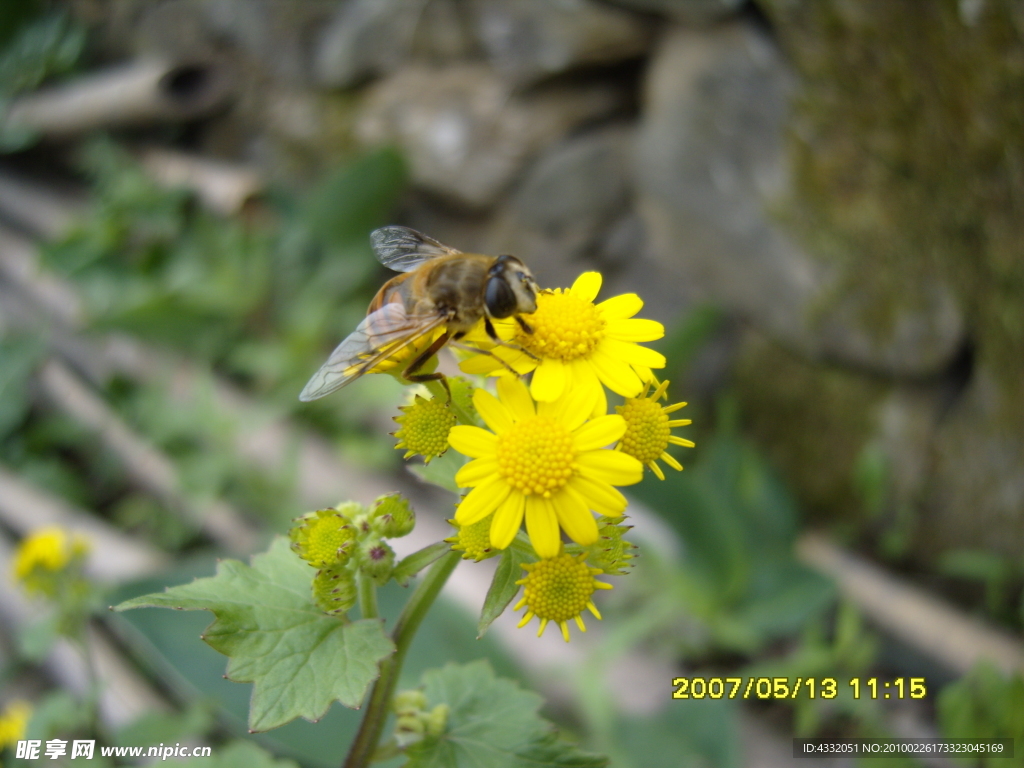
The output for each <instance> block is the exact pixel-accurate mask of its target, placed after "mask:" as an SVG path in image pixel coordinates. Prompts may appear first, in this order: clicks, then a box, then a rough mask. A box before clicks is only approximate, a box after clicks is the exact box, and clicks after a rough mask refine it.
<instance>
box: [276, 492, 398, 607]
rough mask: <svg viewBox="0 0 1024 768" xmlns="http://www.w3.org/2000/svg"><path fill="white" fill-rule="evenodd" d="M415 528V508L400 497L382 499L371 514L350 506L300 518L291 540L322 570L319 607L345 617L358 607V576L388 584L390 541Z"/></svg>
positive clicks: (317, 581) (316, 592) (316, 587)
mask: <svg viewBox="0 0 1024 768" xmlns="http://www.w3.org/2000/svg"><path fill="white" fill-rule="evenodd" d="M415 524H416V515H415V513H414V512H413V510H412V507H410V506H409V502H408V501H407V500H406V499H404V498H402V496H400V495H399V494H388V495H386V496H381V497H380V498H379V499H377V500H376V501H375V502H374V503H373V505H372V507H371V508H370V509H367V508H366V507H364V506H362V505H361V504H357V503H355V502H351V501H349V502H343V503H341V504H338V505H337V506H336V507H334V508H331V509H319V510H317V511H316V512H310V513H308V514H306V515H303V516H302V517H298V518H296V519H295V521H294V525H293V526H292V528H291V530H290V531H289V533H288V536H289V538H290V539H291V542H292V549H293V550H295V552H296V553H297V554H298V555H299V557H301V558H302V559H303V560H305V561H306V562H307V563H309V564H310V565H311V566H313V567H314V568H316V569H318V570H317V572H316V576H315V577H314V578H313V587H312V589H313V600H314V602H315V603H316V604H317V605H318V606H319V607H320V608H321V609H322V610H323V611H324V612H325V613H329V614H331V615H335V616H337V615H342V614H344V613H346V612H347V611H348V610H349V608H351V607H352V606H353V605H355V602H356V597H357V590H356V574H357V573H362V574H363V575H364V576H366V577H367V578H370V579H372V580H373V581H374V583H376V584H377V585H378V586H380V585H383V584H385V583H386V582H387V580H388V579H390V578H391V572H392V571H393V570H394V566H395V552H394V550H393V549H392V548H391V546H390V545H389V544H388V543H387V541H385V539H394V538H399V537H401V536H405V535H406V534H408V533H409V532H410V531H412V529H413V526H414V525H415Z"/></svg>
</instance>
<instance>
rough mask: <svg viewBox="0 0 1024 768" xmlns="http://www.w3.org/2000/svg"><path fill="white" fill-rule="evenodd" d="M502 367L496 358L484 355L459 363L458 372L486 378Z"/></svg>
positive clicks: (474, 356)
mask: <svg viewBox="0 0 1024 768" xmlns="http://www.w3.org/2000/svg"><path fill="white" fill-rule="evenodd" d="M504 367H505V366H503V365H502V364H501V361H500V360H498V359H497V358H496V357H494V356H493V355H485V354H479V355H473V356H472V357H468V358H466V359H465V360H463V361H462V362H460V363H459V370H460V371H462V372H463V373H470V374H474V375H477V376H486V375H487V374H489V373H494V372H495V371H497V370H499V369H501V368H504Z"/></svg>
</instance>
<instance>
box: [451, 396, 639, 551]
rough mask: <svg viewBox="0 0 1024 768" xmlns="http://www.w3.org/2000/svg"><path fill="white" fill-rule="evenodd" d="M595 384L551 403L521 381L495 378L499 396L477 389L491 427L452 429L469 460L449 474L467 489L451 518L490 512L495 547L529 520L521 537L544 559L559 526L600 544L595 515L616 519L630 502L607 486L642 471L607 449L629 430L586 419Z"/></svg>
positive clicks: (619, 422)
mask: <svg viewBox="0 0 1024 768" xmlns="http://www.w3.org/2000/svg"><path fill="white" fill-rule="evenodd" d="M596 397H597V395H596V393H595V391H594V389H593V388H590V387H575V388H573V389H572V390H570V391H569V392H567V393H566V395H565V396H564V397H562V398H560V399H559V400H557V401H554V402H542V403H535V402H534V400H533V399H532V398H531V397H530V392H529V390H528V389H527V388H526V385H525V384H523V383H522V382H521V381H519V380H518V379H515V378H512V377H502V378H500V379H498V397H497V398H495V397H494V396H493V395H491V394H489V393H487V392H485V391H484V390H482V389H478V390H476V392H474V393H473V405H475V406H476V410H477V412H478V413H479V414H480V416H481V418H482V419H483V420H484V423H485V424H486V425H487V426H488V427H489V428H490V429H491V430H492V431H491V432H488V431H487V430H485V429H481V428H480V427H473V426H467V425H458V426H455V427H453V428H452V431H451V434H450V435H449V437H448V439H449V442H450V443H451V446H452V447H453V448H454V449H455V450H457V451H458V452H459V453H462V454H465V455H466V456H469V457H471V458H473V459H474V461H471V462H469V463H468V464H466V465H465V466H464V467H462V469H460V470H459V471H458V473H457V474H456V475H455V482H456V483H457V484H458V485H459V486H460V487H462V488H472V489H473V490H472V491H470V492H469V494H468V495H467V496H465V498H463V499H462V501H461V503H460V504H459V507H458V509H457V510H456V512H455V520H456V521H457V522H458V523H459V525H461V526H468V525H472V524H473V523H475V522H477V521H479V520H481V519H483V518H485V517H487V516H488V515H490V514H491V513H492V512H493V513H494V519H493V521H492V522H491V530H490V538H491V546H493V547H495V548H497V549H505V548H506V547H507V546H508V545H509V544H511V543H512V539H513V538H515V535H516V531H518V530H519V526H520V524H521V522H522V520H523V517H524V515H525V517H526V532H527V533H528V534H529V536H530V541H531V543H532V544H533V548H534V549H535V550H536V552H537V554H538V555H539V556H540V557H542V558H543V557H554V556H555V555H557V554H558V552H559V549H560V547H561V538H560V536H559V528H561V529H562V530H564V531H565V532H566V533H567V534H568V535H569V538H571V539H572V540H573V541H575V542H576V543H577V544H581V545H583V546H586V545H588V544H592V543H594V542H595V541H597V537H598V531H597V523H596V521H595V520H594V515H593V514H592V513H591V510H595V511H597V512H599V513H600V514H603V515H609V516H618V515H620V514H622V512H623V510H625V508H626V497H625V496H623V495H622V494H621V493H620V492H619V491H618V490H616V489H615V488H614V487H613V486H616V485H632V484H634V483H638V482H640V480H641V478H642V477H643V465H642V464H641V463H640V462H639V461H637V460H636V459H635V458H633V457H632V456H629V455H627V454H625V453H623V452H621V451H614V450H608V449H607V448H606V446H609V445H611V444H613V443H615V442H616V441H617V440H619V439H620V438H621V437H622V435H623V434H624V433H625V431H626V421H625V419H623V418H622V417H621V416H619V415H616V414H609V415H606V416H600V417H598V418H596V419H590V420H589V421H588V420H587V417H588V416H590V414H591V413H593V411H594V400H595V399H596Z"/></svg>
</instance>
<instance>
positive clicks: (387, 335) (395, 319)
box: [299, 302, 446, 402]
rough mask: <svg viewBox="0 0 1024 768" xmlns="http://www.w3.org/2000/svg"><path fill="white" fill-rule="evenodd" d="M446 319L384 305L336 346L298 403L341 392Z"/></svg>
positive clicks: (396, 305) (400, 306)
mask: <svg viewBox="0 0 1024 768" xmlns="http://www.w3.org/2000/svg"><path fill="white" fill-rule="evenodd" d="M445 319H446V318H445V317H444V316H443V315H429V316H426V317H423V316H413V315H407V314H406V312H405V308H404V307H403V306H402V305H401V304H399V303H395V302H393V303H390V304H385V305H384V306H383V307H381V308H380V309H378V310H377V311H376V312H372V313H371V314H369V315H367V316H366V317H364V318H363V321H362V322H361V323H359V325H358V326H357V327H356V329H355V330H354V331H352V333H350V334H349V335H348V336H347V337H346V338H345V340H344V341H342V342H341V343H340V344H339V345H338V346H337V347H335V349H334V351H333V352H332V353H331V356H330V357H329V358H327V362H326V363H324V364H323V365H322V366H320V370H319V371H317V372H316V373H314V374H313V378H311V379H310V380H309V382H308V383H307V384H306V386H305V387H303V389H302V392H301V393H300V394H299V400H301V401H302V402H309V401H310V400H318V399H319V398H321V397H324V396H325V395H329V394H331V392H334V391H335V390H336V389H341V388H342V387H343V386H345V385H346V384H348V383H349V382H351V381H354V380H355V379H358V378H359V377H360V376H362V375H363V374H364V373H367V372H369V371H370V370H372V369H373V368H374V366H376V365H377V364H378V363H380V362H382V361H383V360H386V359H387V358H388V357H389V356H390V355H393V354H395V353H396V352H398V350H400V349H402V348H403V347H405V346H406V345H408V344H410V343H411V342H414V341H416V340H417V339H419V338H422V337H423V336H426V335H427V334H428V333H430V332H431V331H433V330H435V329H436V328H437V327H439V326H441V325H443V324H444V322H445Z"/></svg>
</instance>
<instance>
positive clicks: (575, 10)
mask: <svg viewBox="0 0 1024 768" xmlns="http://www.w3.org/2000/svg"><path fill="white" fill-rule="evenodd" d="M473 12H474V17H475V24H476V30H477V35H478V37H479V40H480V45H481V47H482V48H483V51H484V55H485V56H486V57H487V60H488V61H489V62H490V64H491V65H492V66H493V67H494V68H495V69H496V70H497V71H498V72H499V73H500V74H501V75H502V76H503V77H504V78H506V79H507V80H509V81H510V82H512V83H514V84H515V85H517V86H522V85H526V84H529V83H533V82H536V81H538V80H541V79H543V78H545V77H549V76H550V75H555V74H559V73H562V72H566V71H568V70H570V69H573V68H575V67H579V66H582V65H587V64H608V63H613V62H617V61H622V60H623V59H629V58H633V57H636V56H639V55H640V54H642V53H643V52H644V51H645V50H646V49H647V46H648V43H649V41H650V38H651V35H650V32H651V30H650V27H649V25H647V24H646V23H645V22H644V20H643V19H641V18H639V17H637V16H634V15H632V14H630V13H627V12H625V11H622V10H619V9H617V8H612V7H610V6H607V5H604V4H600V3H594V2H591V1H590V0H475V3H474V5H473Z"/></svg>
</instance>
